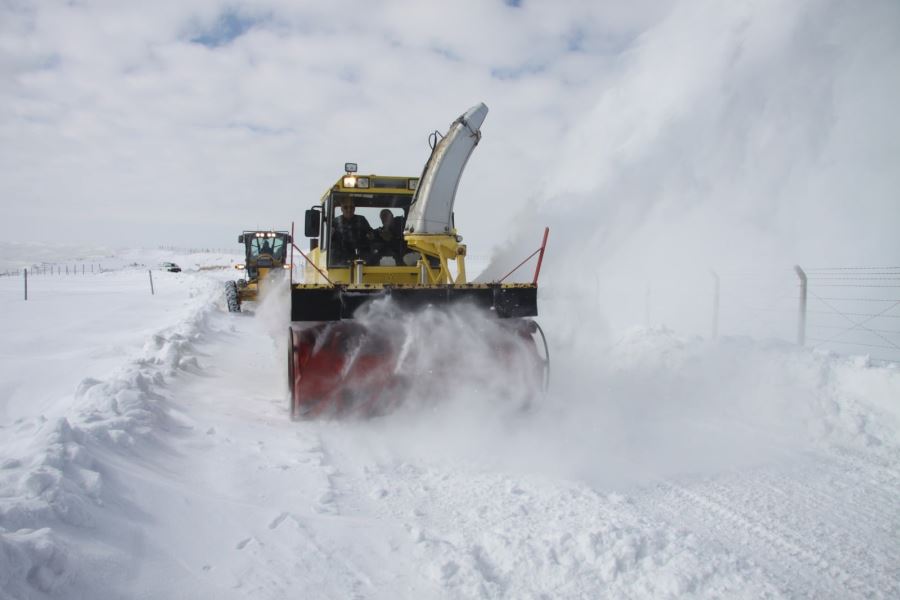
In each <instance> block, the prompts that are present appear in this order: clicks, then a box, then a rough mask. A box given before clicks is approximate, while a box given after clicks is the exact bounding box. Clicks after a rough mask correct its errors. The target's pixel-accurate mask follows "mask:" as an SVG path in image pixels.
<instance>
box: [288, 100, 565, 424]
mask: <svg viewBox="0 0 900 600" xmlns="http://www.w3.org/2000/svg"><path fill="white" fill-rule="evenodd" d="M487 111H488V109H487V106H485V105H484V104H479V105H477V106H475V107H473V108H471V109H470V110H468V111H467V112H466V113H465V114H463V115H461V116H460V117H459V118H458V119H456V120H455V121H454V122H453V123H452V124H451V125H450V128H449V130H448V131H447V133H446V134H445V135H443V136H442V137H441V136H440V135H439V134H438V135H435V136H434V137H433V138H432V139H433V143H432V152H431V155H430V157H429V159H428V161H427V162H426V164H425V168H424V170H423V172H422V174H421V176H420V177H414V176H383V175H374V174H369V175H362V174H360V173H358V169H357V166H356V164H354V163H346V164H345V165H344V171H345V173H344V175H342V176H341V177H340V178H339V179H338V180H337V182H336V183H335V184H334V185H333V186H331V187H330V188H329V189H328V190H327V191H326V192H325V194H324V195H323V196H322V197H321V199H320V200H319V202H318V204H316V205H314V206H313V207H312V208H311V209H310V210H307V211H306V213H305V219H304V229H305V231H304V233H305V235H306V237H307V238H309V240H310V244H309V250H308V252H303V251H302V250H301V249H300V248H299V247H297V246H295V245H292V252H293V250H294V249H296V250H297V251H298V252H300V253H301V254H302V255H303V257H304V258H305V261H306V262H305V266H304V268H303V277H302V283H293V282H292V285H291V325H290V330H289V332H288V333H289V346H288V380H289V386H290V391H291V416H292V418H295V419H298V418H310V417H316V416H322V415H340V414H346V413H348V412H353V413H361V414H363V415H372V414H379V413H380V412H383V405H384V401H385V396H386V395H387V396H390V395H395V394H397V393H398V392H399V391H398V386H402V385H403V382H404V381H406V380H405V379H404V370H405V369H406V366H407V362H408V358H409V356H410V354H411V352H412V351H411V350H410V348H409V347H408V346H409V342H410V341H409V340H400V341H398V340H396V339H394V338H392V337H391V336H389V335H385V334H384V331H383V329H380V328H373V327H371V326H368V325H366V324H364V323H363V322H362V319H360V318H358V316H359V314H360V311H361V309H363V308H364V307H366V306H371V304H372V303H374V302H376V301H383V302H391V303H393V305H394V306H396V307H398V310H399V311H400V312H401V314H408V313H409V312H413V311H420V310H428V309H440V308H442V307H450V306H452V305H457V304H464V305H469V306H474V307H477V309H478V310H480V311H484V313H485V314H487V315H489V316H490V318H491V319H496V320H497V322H500V323H502V327H501V329H502V330H503V331H504V332H505V333H504V335H503V336H502V337H501V339H499V340H495V341H494V342H493V346H492V348H491V352H492V355H496V356H499V357H501V360H502V356H504V355H505V354H508V353H510V352H511V351H513V350H515V351H516V352H521V349H522V348H523V347H524V348H525V349H526V354H527V355H528V356H529V357H530V358H529V359H528V365H526V367H525V370H527V371H529V373H527V374H524V377H526V378H532V379H534V381H536V385H546V380H547V377H548V375H549V356H548V354H547V344H546V339H545V338H544V335H543V332H542V331H541V329H540V327H539V326H538V325H537V323H536V322H535V321H533V320H531V319H530V317H534V316H536V315H537V279H538V274H539V272H540V264H541V260H542V259H543V254H544V248H545V246H546V241H547V230H546V229H545V230H544V238H543V241H542V243H541V246H540V248H538V249H537V250H535V252H534V253H533V254H532V256H531V257H533V256H535V255H539V256H538V259H537V266H536V268H535V273H534V278H533V281H531V282H529V283H502V282H492V283H472V282H469V281H468V279H467V277H466V264H465V259H466V246H465V245H464V244H462V243H461V241H462V238H461V236H460V235H459V233H458V231H457V229H456V227H455V224H454V214H453V204H454V201H455V196H456V190H457V185H458V182H459V179H460V177H461V175H462V171H463V169H464V167H465V165H466V162H467V161H468V158H469V156H470V154H471V153H472V150H473V149H474V148H475V146H476V145H477V144H478V142H479V140H480V138H481V131H480V127H481V124H482V122H483V121H484V118H485V116H486V115H487ZM371 223H376V224H378V225H380V226H379V227H376V228H373V227H372V226H371ZM531 257H529V258H531ZM291 260H293V259H291ZM526 260H528V259H526ZM524 262H525V261H523V263H521V264H524ZM521 264H520V266H521ZM424 337H428V336H427V334H426V335H425V336H424ZM538 342H540V343H538ZM413 343H417V344H428V343H429V340H428V339H418V340H413ZM432 343H436V342H433V341H432ZM413 351H414V350H413ZM516 376H518V377H523V375H522V374H519V375H516Z"/></svg>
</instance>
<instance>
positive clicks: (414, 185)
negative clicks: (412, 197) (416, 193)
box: [406, 179, 419, 190]
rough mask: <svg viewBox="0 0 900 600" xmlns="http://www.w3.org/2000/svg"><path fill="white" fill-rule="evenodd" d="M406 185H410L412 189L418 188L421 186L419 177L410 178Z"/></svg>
mask: <svg viewBox="0 0 900 600" xmlns="http://www.w3.org/2000/svg"><path fill="white" fill-rule="evenodd" d="M406 187H408V188H409V189H411V190H414V189H416V188H417V187H419V180H418V179H410V180H409V181H408V182H407V184H406Z"/></svg>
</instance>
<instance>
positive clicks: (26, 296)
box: [23, 269, 28, 300]
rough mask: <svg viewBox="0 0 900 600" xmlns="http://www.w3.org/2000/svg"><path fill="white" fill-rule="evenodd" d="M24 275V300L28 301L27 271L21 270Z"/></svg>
mask: <svg viewBox="0 0 900 600" xmlns="http://www.w3.org/2000/svg"><path fill="white" fill-rule="evenodd" d="M23 272H24V273H25V299H26V300H28V269H23Z"/></svg>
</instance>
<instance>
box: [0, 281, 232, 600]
mask: <svg viewBox="0 0 900 600" xmlns="http://www.w3.org/2000/svg"><path fill="white" fill-rule="evenodd" d="M191 285H192V286H193V290H192V292H191V298H190V299H189V301H188V303H187V306H185V307H184V308H183V309H182V310H181V311H178V312H176V313H174V315H173V317H174V320H175V324H174V325H172V326H169V327H167V328H165V329H163V330H161V331H159V332H157V333H156V334H154V335H152V336H151V337H150V339H149V341H148V342H147V343H146V345H145V347H144V349H143V351H142V352H141V353H140V356H138V357H136V358H133V359H131V360H128V361H127V362H126V363H125V364H124V365H122V366H121V367H120V368H119V369H118V370H117V371H116V372H114V373H113V374H111V375H110V376H109V377H107V378H105V379H95V378H86V379H83V380H82V381H81V383H80V384H79V385H78V387H77V390H76V391H75V393H74V396H73V397H71V398H70V402H69V403H68V407H67V408H65V409H64V410H63V412H62V414H59V415H58V416H50V417H47V416H44V415H38V416H35V417H28V418H21V419H19V420H17V421H16V422H14V423H12V424H9V425H6V426H5V427H4V429H5V430H6V432H5V433H6V435H5V436H4V437H5V439H6V443H4V444H3V456H4V459H3V463H2V465H0V490H2V496H0V577H2V578H3V579H0V589H2V590H3V591H2V592H0V597H2V598H26V597H32V596H33V595H35V594H36V593H37V592H43V593H54V592H58V591H60V590H61V589H66V588H68V587H69V586H76V587H77V585H78V582H79V581H83V580H86V579H88V578H97V577H101V578H102V577H104V576H105V573H106V572H108V571H109V570H110V569H121V568H124V567H127V561H128V560H130V559H128V558H125V557H123V556H122V555H121V554H119V553H118V552H117V550H116V549H115V548H112V547H108V546H105V545H104V542H102V541H99V540H98V541H97V542H96V543H94V544H91V545H90V546H89V547H87V548H85V547H82V545H81V544H79V547H77V548H76V547H72V546H71V545H70V544H69V543H66V542H65V541H63V539H65V538H66V537H68V535H67V534H63V535H60V532H62V531H66V532H71V531H72V528H75V529H84V530H95V531H107V532H109V531H110V529H111V528H113V529H114V528H115V517H114V514H115V512H113V513H110V510H113V511H115V510H116V509H119V510H121V509H122V508H123V507H127V506H128V505H130V503H131V501H130V499H129V498H128V496H127V494H126V492H125V491H123V490H121V489H119V488H118V487H117V485H116V482H115V480H114V478H112V477H111V476H110V474H109V469H108V468H107V463H108V462H109V461H110V460H114V457H115V456H117V455H124V456H131V457H136V456H139V455H140V453H141V452H143V451H146V450H148V449H149V448H152V447H153V446H154V445H155V444H156V443H157V438H158V435H159V434H160V433H162V432H165V431H174V430H177V429H178V427H179V423H178V421H177V419H176V418H175V417H174V416H173V415H172V413H171V411H170V407H168V406H167V403H166V387H167V382H168V381H169V380H170V379H171V378H172V377H174V376H176V375H177V373H178V372H180V371H184V370H188V371H190V370H194V369H196V358H195V357H194V355H193V353H192V352H193V350H192V346H193V344H194V342H195V341H196V340H197V339H198V338H199V337H200V336H201V335H202V334H203V333H204V331H206V330H207V329H208V327H209V325H208V316H209V313H210V311H212V310H214V309H215V308H216V300H218V298H219V296H220V291H221V290H220V288H219V286H218V285H216V283H215V282H213V281H209V280H200V279H197V280H193V281H192V282H191ZM123 494H126V495H124V496H123ZM77 537H78V536H76V539H77ZM112 537H115V536H112ZM101 538H102V536H101ZM123 565H124V566H123Z"/></svg>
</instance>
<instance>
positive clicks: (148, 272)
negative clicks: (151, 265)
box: [147, 269, 156, 296]
mask: <svg viewBox="0 0 900 600" xmlns="http://www.w3.org/2000/svg"><path fill="white" fill-rule="evenodd" d="M147 274H148V275H150V295H151V296H154V295H156V292H155V291H153V271H151V270H150V269H147Z"/></svg>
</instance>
